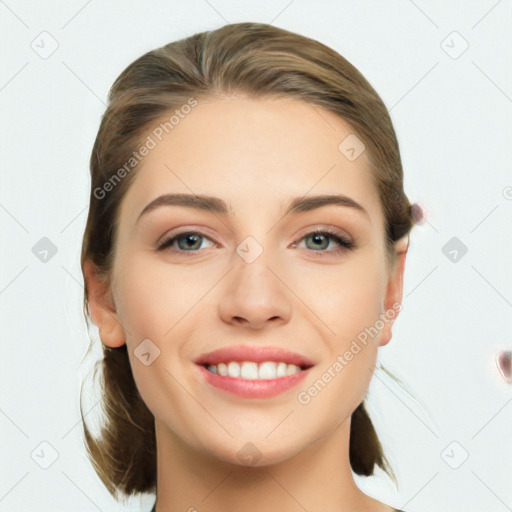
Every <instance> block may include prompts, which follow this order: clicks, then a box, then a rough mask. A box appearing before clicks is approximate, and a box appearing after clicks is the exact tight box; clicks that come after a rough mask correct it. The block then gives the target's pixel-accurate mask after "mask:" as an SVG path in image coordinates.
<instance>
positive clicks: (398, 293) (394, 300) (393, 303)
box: [379, 237, 409, 346]
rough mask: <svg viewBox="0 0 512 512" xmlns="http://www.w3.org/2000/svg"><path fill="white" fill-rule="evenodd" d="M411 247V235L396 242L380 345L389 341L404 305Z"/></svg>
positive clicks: (384, 304)
mask: <svg viewBox="0 0 512 512" xmlns="http://www.w3.org/2000/svg"><path fill="white" fill-rule="evenodd" d="M408 248H409V237H404V238H401V239H400V240H397V242H396V243H395V252H396V260H395V262H394V264H393V267H392V268H391V271H390V274H389V280H388V284H387V288H386V296H385V298H384V301H383V307H384V311H383V312H382V313H384V315H385V318H384V327H383V329H382V331H381V336H380V340H379V346H383V345H386V344H387V343H389V341H390V340H391V337H392V335H393V334H392V332H391V329H392V327H393V323H394V322H395V320H396V319H397V317H398V313H399V312H400V309H401V305H402V296H403V291H404V270H405V257H406V255H407V250H408Z"/></svg>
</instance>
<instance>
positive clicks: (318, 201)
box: [135, 194, 370, 224]
mask: <svg viewBox="0 0 512 512" xmlns="http://www.w3.org/2000/svg"><path fill="white" fill-rule="evenodd" d="M328 205H334V206H343V207H348V208H353V209H354V210H356V211H359V212H362V213H364V214H366V216H367V217H368V219H369V218H370V216H369V215H368V212H367V211H366V210H365V209H364V208H363V206H361V205H360V204H359V203H358V202H356V201H354V199H352V198H350V197H348V196H345V195H343V194H322V195H317V196H303V197H295V198H292V199H291V200H290V201H289V203H288V204H287V206H286V208H285V210H284V213H283V216H286V215H288V214H290V213H298V212H307V211H311V210H316V209H317V208H321V207H322V206H328ZM161 206H185V207H188V208H195V209H198V210H204V211H208V212H212V213H218V214H220V215H224V216H233V211H232V209H231V207H230V206H229V205H228V203H226V202H225V201H224V200H223V199H220V198H218V197H213V196H209V195H202V194H200V195H199V194H163V195H161V196H158V197H157V198H156V199H154V200H153V201H151V202H150V203H149V204H147V205H146V206H145V207H144V209H143V210H142V211H141V212H140V214H139V216H138V217H137V220H136V222H135V223H136V224H137V222H139V220H140V219H141V217H142V216H143V215H145V214H147V213H149V212H150V211H152V210H155V209H156V208H159V207H161Z"/></svg>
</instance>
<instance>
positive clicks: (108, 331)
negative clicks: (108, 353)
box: [84, 260, 126, 348]
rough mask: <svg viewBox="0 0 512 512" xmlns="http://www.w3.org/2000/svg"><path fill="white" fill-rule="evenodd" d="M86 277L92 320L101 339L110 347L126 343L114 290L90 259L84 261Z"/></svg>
mask: <svg viewBox="0 0 512 512" xmlns="http://www.w3.org/2000/svg"><path fill="white" fill-rule="evenodd" d="M84 279H85V280H86V283H87V298H88V301H89V311H90V313H91V320H92V322H93V324H94V325H96V327H98V330H99V333H100V339H101V341H102V343H103V344H104V345H107V346H109V347H113V348H115V347H121V346H122V345H124V344H125V343H126V338H125V334H124V329H123V326H122V325H121V322H120V320H119V317H118V315H117V312H116V309H115V304H114V300H113V298H112V291H111V289H110V285H109V284H108V283H107V282H106V280H105V278H102V277H100V276H99V275H98V272H97V269H96V266H95V265H94V263H93V262H92V261H90V260H88V261H86V262H85V263H84Z"/></svg>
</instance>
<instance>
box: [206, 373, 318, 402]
mask: <svg viewBox="0 0 512 512" xmlns="http://www.w3.org/2000/svg"><path fill="white" fill-rule="evenodd" d="M198 368H199V371H200V373H201V375H202V376H203V378H204V379H206V382H208V383H209V384H211V385H212V386H214V387H216V388H218V389H222V390H223V391H227V392H229V393H232V394H234V395H238V396H241V397H243V398H270V397H272V396H276V395H279V394H281V393H284V392H285V391H287V390H289V389H291V388H293V387H294V386H296V385H297V384H299V382H301V381H302V380H303V379H304V378H305V377H306V374H307V373H308V372H309V370H310V369H311V368H308V369H307V370H302V371H300V372H299V373H295V374H293V375H289V376H287V377H279V378H278V379H262V380H249V379H242V378H241V377H224V376H222V375H219V374H218V373H213V372H211V371H209V370H207V369H206V368H205V367H204V366H200V365H198Z"/></svg>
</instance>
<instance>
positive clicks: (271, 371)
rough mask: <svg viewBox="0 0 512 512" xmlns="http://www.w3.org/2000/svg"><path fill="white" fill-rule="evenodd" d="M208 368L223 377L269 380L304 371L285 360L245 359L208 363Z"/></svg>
mask: <svg viewBox="0 0 512 512" xmlns="http://www.w3.org/2000/svg"><path fill="white" fill-rule="evenodd" d="M207 369H208V370H209V371H211V372H212V373H217V374H218V375H222V376H223V377H241V378H242V379H247V380H268V379H276V378H280V377H286V376H289V375H294V374H296V373H299V372H300V371H302V370H301V369H300V368H299V367H298V366H297V365H295V364H286V363H284V362H278V363H276V362H274V361H265V362H264V363H260V364H259V365H258V363H255V362H252V361H244V362H243V363H238V362H237V361H230V362H229V363H227V364H226V363H219V364H217V365H215V364H211V365H208V367H207Z"/></svg>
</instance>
